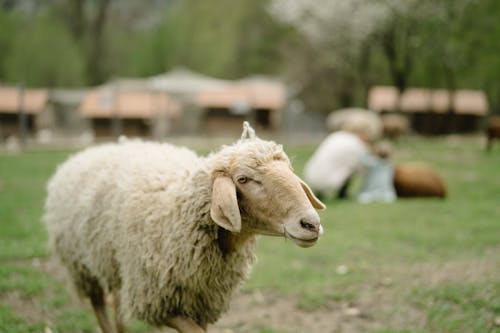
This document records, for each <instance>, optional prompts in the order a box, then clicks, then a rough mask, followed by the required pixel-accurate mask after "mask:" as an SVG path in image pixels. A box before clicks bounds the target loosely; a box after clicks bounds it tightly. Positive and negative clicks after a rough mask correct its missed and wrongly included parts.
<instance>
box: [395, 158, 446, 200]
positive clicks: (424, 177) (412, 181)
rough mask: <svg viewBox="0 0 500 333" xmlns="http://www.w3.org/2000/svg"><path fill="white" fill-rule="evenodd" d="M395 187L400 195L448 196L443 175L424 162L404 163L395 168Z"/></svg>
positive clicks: (406, 196)
mask: <svg viewBox="0 0 500 333" xmlns="http://www.w3.org/2000/svg"><path fill="white" fill-rule="evenodd" d="M394 188H395V190H396V194H397V196H398V197H402V198H409V197H439V198H444V197H446V185H445V183H444V181H443V179H442V178H441V176H440V175H439V174H438V173H437V172H436V171H435V170H434V169H432V168H431V167H430V166H428V165H427V164H424V163H404V164H399V165H396V167H395V168H394Z"/></svg>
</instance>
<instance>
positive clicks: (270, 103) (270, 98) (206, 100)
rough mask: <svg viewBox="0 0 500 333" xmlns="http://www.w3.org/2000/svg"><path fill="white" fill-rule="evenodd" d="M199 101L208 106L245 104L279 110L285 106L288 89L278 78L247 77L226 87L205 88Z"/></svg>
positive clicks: (257, 107)
mask: <svg viewBox="0 0 500 333" xmlns="http://www.w3.org/2000/svg"><path fill="white" fill-rule="evenodd" d="M197 103H198V104H199V105H200V106H202V107H207V108H208V107H212V108H217V107H220V108H233V107H234V106H235V105H238V104H240V105H241V104H245V105H247V106H248V107H251V108H254V109H271V110H278V109H281V108H283V107H284V106H285V103H286V89H285V86H284V85H283V84H282V83H281V82H279V81H276V80H272V79H268V78H265V77H254V78H247V79H243V80H240V81H236V82H235V83H234V84H232V85H228V86H226V87H224V88H218V89H207V90H203V91H201V92H200V93H199V94H198V98H197Z"/></svg>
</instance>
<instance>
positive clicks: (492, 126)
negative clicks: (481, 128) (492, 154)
mask: <svg viewBox="0 0 500 333" xmlns="http://www.w3.org/2000/svg"><path fill="white" fill-rule="evenodd" d="M486 137H487V142H486V150H488V151H490V150H491V147H493V140H495V139H498V140H500V116H495V117H491V118H490V119H489V120H488V125H487V126H486Z"/></svg>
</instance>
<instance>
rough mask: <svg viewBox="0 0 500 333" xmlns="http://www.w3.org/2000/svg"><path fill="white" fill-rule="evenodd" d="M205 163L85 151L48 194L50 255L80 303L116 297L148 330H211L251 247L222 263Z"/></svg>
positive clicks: (179, 152) (116, 148)
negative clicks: (195, 326)
mask: <svg viewBox="0 0 500 333" xmlns="http://www.w3.org/2000/svg"><path fill="white" fill-rule="evenodd" d="M205 162H206V161H205V159H204V158H202V157H199V156H197V155H196V154H195V153H194V152H192V151H190V150H188V149H186V148H178V147H175V146H171V145H168V144H161V145H160V144H154V143H142V142H124V143H120V144H109V145H104V146H100V147H94V148H90V149H87V150H86V151H84V152H82V153H79V154H77V155H75V156H74V157H72V158H70V159H69V160H68V161H67V162H65V163H64V164H63V165H62V166H61V167H60V168H59V169H58V171H57V172H56V174H55V175H54V177H53V178H52V179H51V181H50V182H49V185H48V196H47V202H46V215H45V221H46V225H47V229H48V233H49V240H50V243H51V246H52V248H53V251H54V252H55V253H56V254H57V255H58V257H59V258H60V260H61V262H62V263H63V265H64V266H65V267H66V268H67V269H68V272H69V274H70V276H71V278H72V280H73V282H74V285H75V287H76V289H77V291H78V292H79V294H81V295H89V294H90V293H92V292H93V291H94V289H95V288H98V287H101V288H103V289H104V290H105V291H108V292H109V291H114V290H117V291H119V292H120V295H121V301H122V311H123V314H124V315H125V316H126V317H135V318H138V319H141V320H144V321H146V322H148V323H150V324H153V325H163V324H165V322H166V320H167V319H168V318H170V317H172V316H177V315H183V316H187V317H190V318H192V319H193V320H195V321H196V322H198V323H199V324H200V325H206V324H207V323H213V322H215V321H216V320H217V319H218V318H219V317H220V315H221V313H222V312H224V311H226V310H227V309H228V307H229V300H230V296H231V294H232V293H233V291H234V290H235V289H236V288H237V287H238V286H239V285H240V283H241V282H242V280H244V279H245V278H246V277H247V275H248V274H249V271H250V267H251V264H252V263H253V261H254V246H255V240H254V239H250V240H249V241H248V242H247V243H246V245H245V246H243V247H241V248H240V249H239V251H235V252H233V253H231V254H229V255H227V256H223V255H221V249H220V248H219V246H218V243H217V237H218V234H217V233H218V227H217V226H216V225H215V224H214V223H213V222H212V221H211V219H210V217H209V206H210V195H211V175H210V170H209V168H208V167H207V164H206V163H205Z"/></svg>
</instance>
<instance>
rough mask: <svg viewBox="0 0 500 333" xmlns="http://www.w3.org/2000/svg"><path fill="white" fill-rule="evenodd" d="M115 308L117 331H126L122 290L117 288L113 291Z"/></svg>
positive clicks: (118, 332)
mask: <svg viewBox="0 0 500 333" xmlns="http://www.w3.org/2000/svg"><path fill="white" fill-rule="evenodd" d="M113 308H114V312H115V328H116V333H125V325H124V324H123V317H122V314H121V311H120V292H119V291H117V290H115V291H114V292H113Z"/></svg>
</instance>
